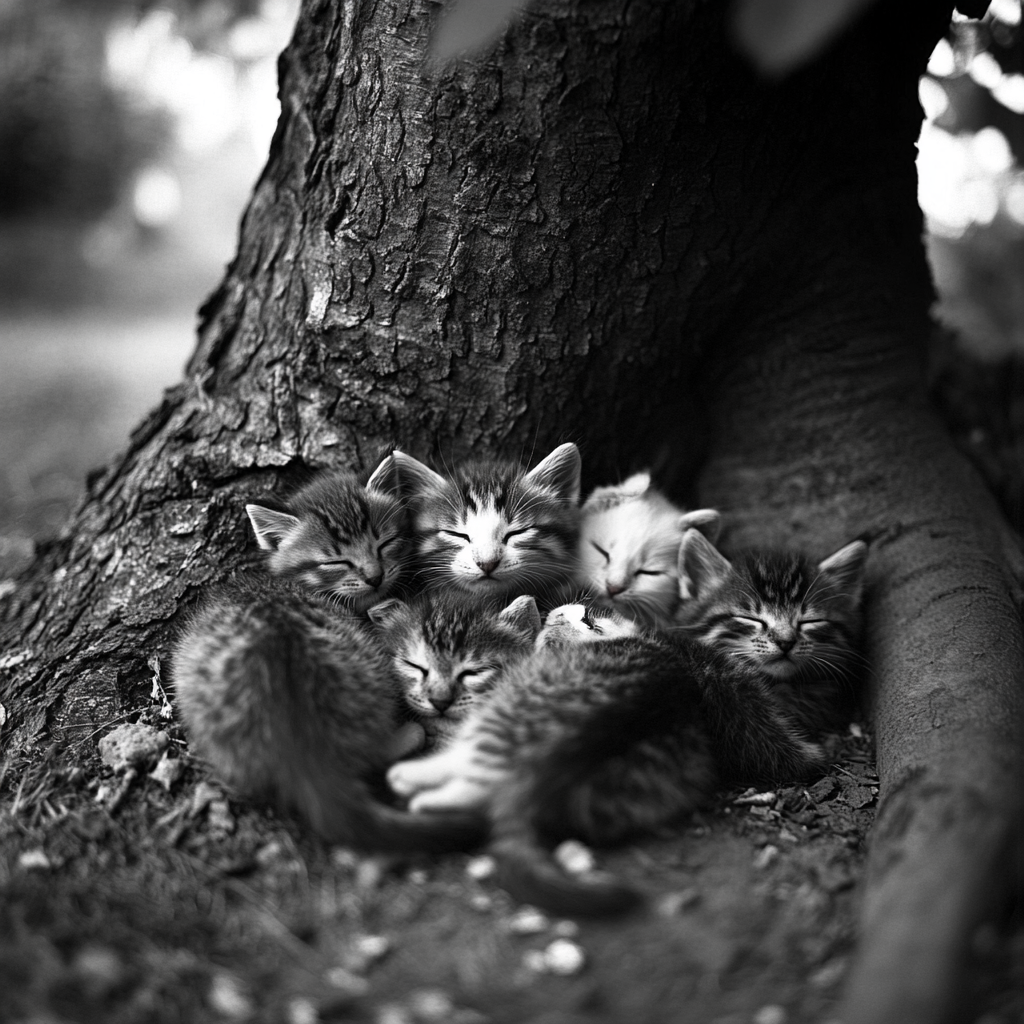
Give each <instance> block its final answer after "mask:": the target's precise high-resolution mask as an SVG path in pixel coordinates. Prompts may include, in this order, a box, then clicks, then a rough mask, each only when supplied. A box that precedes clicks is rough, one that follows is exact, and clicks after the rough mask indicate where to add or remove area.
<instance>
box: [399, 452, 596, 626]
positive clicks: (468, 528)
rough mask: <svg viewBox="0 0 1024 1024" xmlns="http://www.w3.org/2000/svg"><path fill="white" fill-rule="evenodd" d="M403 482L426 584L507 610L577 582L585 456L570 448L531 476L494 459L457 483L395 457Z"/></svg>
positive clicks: (462, 471)
mask: <svg viewBox="0 0 1024 1024" xmlns="http://www.w3.org/2000/svg"><path fill="white" fill-rule="evenodd" d="M392 458H393V460H394V462H395V465H396V467H397V471H398V478H399V480H400V481H401V485H402V487H403V490H404V492H405V493H407V494H408V495H409V498H410V500H411V502H412V505H413V509H414V519H415V529H416V534H417V538H418V542H417V550H418V554H419V559H420V564H421V580H422V583H423V585H424V586H425V587H426V588H428V589H431V590H434V589H437V588H440V587H446V586H447V587H453V588H455V589H456V590H458V591H460V592H462V593H464V594H468V595H470V596H472V597H473V599H475V600H477V601H484V602H486V603H488V604H490V605H492V606H500V605H502V604H504V603H507V602H508V601H510V600H511V599H512V598H514V597H519V596H522V595H533V596H534V597H536V598H538V600H541V601H544V600H545V599H550V598H551V597H552V596H553V595H555V594H557V593H558V592H559V590H560V588H562V587H564V586H565V585H566V584H568V583H570V582H571V580H572V574H573V566H574V558H575V549H576V538H577V531H578V527H579V509H578V507H577V504H578V502H579V490H580V455H579V451H578V449H577V448H576V446H575V445H574V444H563V445H560V446H559V447H558V448H556V449H555V450H554V451H553V452H551V454H550V455H548V456H547V457H546V458H544V459H542V460H541V461H540V462H539V463H538V464H537V465H536V466H535V467H534V468H533V469H531V470H529V471H527V470H526V469H525V468H524V467H523V466H521V465H520V464H519V463H517V462H510V461H502V460H499V459H487V460H481V461H476V462H469V463H465V464H463V465H460V466H457V467H456V468H455V470H454V471H453V473H452V475H451V476H450V477H445V476H442V475H441V474H440V473H437V472H435V471H434V470H432V469H430V467H428V466H425V465H424V464H423V463H422V462H419V461H418V460H416V459H414V458H412V457H411V456H409V455H406V454H405V453H404V452H400V451H396V452H395V453H394V454H393V456H392Z"/></svg>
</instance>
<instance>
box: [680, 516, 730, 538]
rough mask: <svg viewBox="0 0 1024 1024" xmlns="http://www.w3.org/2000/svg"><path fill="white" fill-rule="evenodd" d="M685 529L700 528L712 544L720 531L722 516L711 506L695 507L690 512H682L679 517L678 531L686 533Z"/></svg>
mask: <svg viewBox="0 0 1024 1024" xmlns="http://www.w3.org/2000/svg"><path fill="white" fill-rule="evenodd" d="M687 530H700V532H701V533H703V534H704V536H705V537H707V539H708V540H709V541H711V543H712V544H714V543H715V541H716V540H718V535H719V533H721V532H722V517H721V515H720V514H719V513H718V511H716V510H715V509H713V508H697V509H694V510H693V511H692V512H684V513H683V514H682V515H681V516H680V517H679V532H680V533H686V531H687Z"/></svg>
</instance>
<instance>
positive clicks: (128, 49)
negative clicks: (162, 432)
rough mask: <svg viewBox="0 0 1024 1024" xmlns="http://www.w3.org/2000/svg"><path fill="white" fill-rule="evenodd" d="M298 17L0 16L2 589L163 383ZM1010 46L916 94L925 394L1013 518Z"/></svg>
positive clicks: (207, 282)
mask: <svg viewBox="0 0 1024 1024" xmlns="http://www.w3.org/2000/svg"><path fill="white" fill-rule="evenodd" d="M297 13H298V0H0V580H2V579H3V578H4V577H5V576H7V575H8V574H9V573H10V572H11V571H12V570H13V569H15V568H17V567H18V566H19V565H20V564H24V563H25V562H26V561H27V560H28V559H30V558H31V554H32V551H33V545H34V542H35V541H36V540H38V539H40V538H42V537H45V536H47V535H51V534H53V533H55V532H56V531H57V530H58V529H59V528H60V526H61V524H62V523H63V522H64V520H65V518H66V517H67V515H68V513H69V511H70V509H71V508H72V507H73V505H74V503H75V501H76V499H77V497H78V495H79V493H80V491H81V487H82V480H83V478H84V475H85V473H86V471H87V470H88V469H90V468H92V467H94V466H96V465H99V464H101V463H103V462H104V461H106V460H107V459H108V458H109V457H110V456H111V455H113V454H114V453H115V452H117V451H118V450H119V449H120V448H122V447H123V446H124V444H125V442H126V440H127V437H128V434H129V432H130V430H131V428H132V427H133V426H134V425H135V423H136V422H137V421H138V420H139V419H140V418H141V417H142V416H143V415H144V414H145V413H146V412H147V411H148V410H149V409H150V408H151V407H152V406H153V405H154V404H155V403H156V402H157V401H158V399H159V397H160V393H161V390H162V389H163V388H164V387H166V386H170V385H171V384H174V383H176V382H177V381H178V379H179V378H180V375H181V370H182V367H183V364H184V362H185V360H186V358H187V356H188V354H189V353H190V351H191V348H192V345H193V341H194V331H195V323H196V314H195V311H196V309H197V307H198V306H199V304H200V303H201V302H202V301H203V299H204V298H205V297H206V296H207V295H208V294H209V293H210V292H211V291H212V290H213V288H214V287H216V285H217V284H218V282H219V280H220V278H221V276H222V273H223V269H224V265H225V264H226V263H227V261H228V260H230V259H231V257H232V256H233V254H234V248H235V241H236V236H237V226H238V221H239V217H240V215H241V212H242V210H243V208H244V205H245V203H246V201H247V199H248V196H249V193H250V191H251V189H252V186H253V184H254V182H255V180H256V177H257V175H258V174H259V171H260V169H261V167H262V165H263V161H264V160H265V157H266V154H267V151H268V148H269V144H270V138H271V136H272V134H273V130H274V126H275V124H276V121H277V115H278V103H277V96H276V88H277V85H276V57H277V54H278V53H279V52H280V50H281V49H282V48H283V47H284V45H285V43H286V42H287V40H288V38H289V36H290V33H291V29H292V25H293V24H294V20H295V17H296V15H297ZM1022 41H1024V30H1022V26H1021V0H993V2H992V3H991V6H990V8H989V11H988V13H987V15H986V16H985V18H984V19H983V20H981V21H970V20H967V19H963V18H959V17H958V18H957V19H956V20H955V21H954V22H953V24H952V25H951V27H950V32H949V36H948V38H947V39H945V40H943V41H942V42H941V43H940V44H939V46H938V47H937V48H936V50H935V52H934V54H933V56H932V59H931V62H930V64H929V66H928V74H927V75H926V76H925V77H924V78H922V80H921V86H920V98H921V105H922V108H923V111H924V120H923V125H922V131H921V139H920V146H919V149H920V157H919V171H920V202H921V206H922V209H923V210H924V213H925V216H926V219H927V225H928V249H929V255H930V258H931V260H932V264H933V269H934V273H935V278H936V282H937V285H938V287H939V289H940V293H941V299H940V302H939V304H938V306H937V309H936V313H937V316H938V318H939V321H940V322H941V323H942V324H943V325H945V327H946V328H948V330H947V331H945V332H943V331H938V332H937V340H936V350H935V354H934V360H933V361H934V368H933V375H934V380H935V386H936V389H937V392H939V393H940V396H941V398H942V401H943V402H944V403H945V404H946V405H947V406H948V407H949V408H950V409H951V412H950V413H949V415H950V417H951V419H952V420H953V421H954V423H955V426H956V427H957V428H958V429H959V431H960V433H961V434H962V435H963V438H962V439H963V441H964V443H965V445H966V446H967V447H968V448H969V449H971V450H972V453H973V454H974V456H975V457H976V458H977V459H979V460H981V461H982V462H984V461H985V460H986V459H987V460H988V463H989V465H988V467H987V468H988V475H989V476H990V479H991V477H992V475H993V474H995V475H996V476H997V477H999V476H1000V474H1001V477H1002V484H1001V486H1003V489H1004V490H1006V489H1007V488H1009V489H1010V491H1012V493H1010V494H1009V500H1010V502H1011V504H1012V503H1013V502H1014V501H1016V502H1017V503H1018V504H1020V499H1021V495H1020V493H1019V484H1015V483H1014V482H1013V481H1019V479H1020V476H1021V473H1020V469H1019V467H1020V465H1021V464H1022V454H1024V452H1022V449H1021V447H1020V438H1021V436H1022V435H1024V398H1022V397H1021V392H1022V389H1021V388H1020V387H1018V386H1017V382H1019V380H1020V374H1019V373H1017V371H1016V368H1017V367H1018V365H1019V364H1020V362H1021V360H1022V358H1024V127H1022V126H1024V45H1022ZM1007 367H1010V371H1011V372H1010V373H1007V372H1006V368H1007ZM993 380H996V381H998V386H999V387H1000V388H1002V391H1003V393H1002V397H1001V406H1000V408H999V409H998V410H996V409H994V408H993V407H992V403H991V401H990V400H989V398H988V397H986V391H985V389H986V388H990V387H991V384H992V381H993ZM997 413H998V415H996V414H997ZM997 435H998V437H997ZM994 438H995V439H996V441H997V442H998V443H995V444H993V439H994ZM993 452H995V454H993ZM996 482H997V486H999V485H1000V484H999V480H997V481H996ZM1015 486H1016V487H1018V491H1013V488H1014V487H1015ZM1003 497H1004V499H1005V498H1006V497H1007V495H1005V494H1004V495H1003ZM2 585H3V584H2V583H0V586H2Z"/></svg>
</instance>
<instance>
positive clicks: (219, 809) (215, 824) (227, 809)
mask: <svg viewBox="0 0 1024 1024" xmlns="http://www.w3.org/2000/svg"><path fill="white" fill-rule="evenodd" d="M206 821H207V823H208V824H209V826H210V828H211V829H212V830H213V831H214V832H226V833H231V832H234V831H235V818H234V815H233V814H232V813H231V805H230V804H229V803H228V802H227V800H225V799H223V798H221V799H219V800H211V801H210V804H209V806H208V807H207V808H206Z"/></svg>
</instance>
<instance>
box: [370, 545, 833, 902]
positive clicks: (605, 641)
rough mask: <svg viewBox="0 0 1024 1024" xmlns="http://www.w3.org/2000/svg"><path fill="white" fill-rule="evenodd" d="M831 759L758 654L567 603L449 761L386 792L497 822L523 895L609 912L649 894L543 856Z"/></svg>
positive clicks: (645, 826)
mask: <svg viewBox="0 0 1024 1024" xmlns="http://www.w3.org/2000/svg"><path fill="white" fill-rule="evenodd" d="M692 532H696V531H692ZM823 765H824V754H823V751H822V749H821V747H819V746H818V745H817V744H816V743H813V742H811V740H810V738H809V737H808V735H807V733H806V732H805V731H804V729H803V728H802V727H801V725H800V723H799V722H798V721H797V720H796V718H795V716H794V714H793V713H792V711H791V710H789V709H788V708H787V706H785V704H784V702H783V701H781V700H780V698H779V695H778V694H777V693H776V692H775V690H774V689H773V687H772V686H771V685H769V683H768V682H766V679H765V676H764V674H763V672H762V671H761V669H760V668H759V667H756V666H755V665H753V664H751V663H750V662H749V661H748V660H746V659H742V658H736V657H734V656H733V655H731V654H729V653H725V652H723V651H720V650H717V649H716V648H715V647H714V646H713V645H704V644H701V643H697V642H693V641H689V640H686V639H681V638H677V637H671V636H665V635H659V634H652V633H643V632H641V631H640V628H639V626H638V625H637V624H636V623H635V622H631V621H630V620H627V619H625V618H623V617H621V616H618V615H616V614H615V613H609V614H606V615H602V614H601V613H591V612H589V611H587V610H586V609H585V608H583V607H582V606H580V605H569V606H563V607H561V608H558V609H555V610H554V611H553V612H551V614H550V615H549V616H548V619H547V621H546V623H545V626H544V629H543V631H542V632H541V634H540V636H539V637H538V640H537V651H536V653H535V654H534V655H533V656H532V657H531V658H530V659H529V660H527V661H524V662H521V663H520V664H519V665H518V666H516V667H515V668H513V669H512V670H511V671H510V672H508V673H506V675H505V677H504V678H503V679H502V680H501V681H500V682H499V684H498V686H497V687H496V688H495V690H494V692H493V693H492V695H491V696H490V697H489V698H488V700H487V701H486V702H485V703H483V704H482V705H481V706H480V707H479V709H474V711H473V712H472V713H471V714H470V716H469V717H468V718H467V719H466V721H465V722H464V724H463V725H462V727H461V728H460V729H459V731H458V733H457V735H456V737H455V739H454V740H453V742H452V744H451V745H450V747H449V748H448V749H447V750H446V751H444V752H442V753H440V754H437V755H434V756H431V757H427V758H425V759H423V760H420V761H402V762H399V763H398V764H396V765H394V766H393V767H392V768H391V769H390V771H389V772H388V782H389V783H390V784H391V786H392V788H393V789H394V790H395V792H396V793H398V794H399V795H401V796H405V797H409V798H411V799H410V802H409V808H410V810H412V811H417V812H424V811H431V812H438V811H452V810H454V809H463V810H478V811H482V812H484V813H486V814H487V816H488V818H489V819H490V821H491V826H492V840H491V844H490V847H489V848H490V850H491V852H492V853H493V854H494V855H495V857H496V859H497V860H498V862H499V868H500V874H499V880H500V881H501V884H502V885H504V886H505V887H506V888H507V889H508V890H509V891H510V892H511V893H512V895H513V896H515V897H516V898H517V899H520V900H522V901H525V902H528V903H532V904H535V905H537V906H540V907H543V908H544V909H546V910H548V911H551V912H553V913H557V914H568V915H597V914H610V913H617V912H620V911H622V910H626V909H629V908H630V907H632V906H634V905H635V904H636V903H637V902H638V901H639V900H640V899H641V897H640V894H639V893H637V892H636V891H635V890H633V889H632V888H630V887H628V886H626V885H623V884H622V883H620V882H618V881H615V880H614V879H608V878H607V877H604V876H600V877H590V878H587V877H584V878H570V877H569V876H567V875H566V874H564V873H563V872H562V871H561V870H560V869H559V868H558V867H557V865H555V864H554V862H553V861H552V860H551V858H550V857H549V855H548V854H547V852H546V847H549V846H551V845H554V844H555V843H557V842H558V841H560V840H561V839H565V838H568V837H574V838H579V839H582V840H584V841H586V842H589V843H593V844H596V845H604V844H611V843H618V842H621V841H623V840H625V839H627V838H629V837H630V836H633V835H638V834H649V833H651V832H653V831H655V830H656V829H658V828H660V827H662V826H664V825H669V824H671V823H673V822H675V821H677V820H679V819H680V818H682V817H684V816H685V815H687V814H688V813H690V812H691V811H692V810H693V809H694V808H696V807H698V806H700V805H701V804H702V803H704V802H705V801H706V800H707V799H708V798H709V796H710V795H711V793H712V792H713V789H714V786H715V784H716V782H717V781H719V780H722V781H729V782H736V783H743V784H749V783H762V782H777V781H781V780H785V781H795V780H798V779H803V778H806V777H807V776H809V775H811V774H813V773H814V772H815V771H816V770H819V769H820V768H822V767H823Z"/></svg>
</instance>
